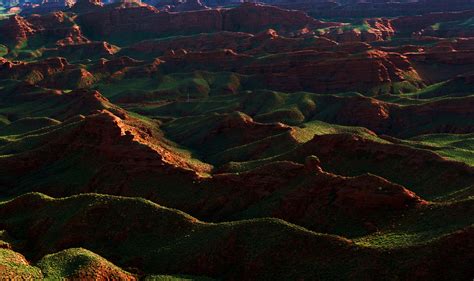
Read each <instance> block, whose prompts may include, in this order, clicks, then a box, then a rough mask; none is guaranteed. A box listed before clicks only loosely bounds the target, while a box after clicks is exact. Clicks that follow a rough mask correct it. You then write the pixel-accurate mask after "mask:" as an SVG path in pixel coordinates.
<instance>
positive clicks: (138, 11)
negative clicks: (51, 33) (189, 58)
mask: <svg viewBox="0 0 474 281" xmlns="http://www.w3.org/2000/svg"><path fill="white" fill-rule="evenodd" d="M98 19H100V20H98ZM78 20H79V22H80V23H81V25H83V26H84V27H87V28H88V29H90V30H93V32H94V33H95V34H96V35H101V36H109V35H111V34H113V33H120V34H122V35H127V34H129V33H133V32H143V33H147V34H152V35H154V36H164V35H168V34H173V35H178V34H196V33H202V32H205V33H212V32H217V31H248V32H259V31H262V30H265V29H268V28H274V29H276V30H278V31H279V32H280V31H281V32H285V33H291V32H295V31H298V30H300V29H303V28H306V27H308V28H319V27H327V26H334V25H338V24H336V23H325V22H321V21H318V20H315V19H313V18H311V17H309V16H307V15H306V14H304V13H302V12H297V11H289V10H282V9H279V8H276V7H271V6H260V5H254V4H245V5H242V6H241V7H238V8H235V9H229V10H225V9H221V10H202V11H192V12H186V13H168V12H158V10H156V9H154V8H152V7H149V6H142V7H131V8H116V7H115V6H112V7H104V8H103V9H99V10H97V11H94V12H90V13H86V14H82V15H80V16H79V18H78ZM170 23H171V24H170Z"/></svg>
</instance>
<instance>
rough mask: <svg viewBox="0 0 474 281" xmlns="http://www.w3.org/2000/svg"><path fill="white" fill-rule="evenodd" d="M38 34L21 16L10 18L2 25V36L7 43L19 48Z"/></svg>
mask: <svg viewBox="0 0 474 281" xmlns="http://www.w3.org/2000/svg"><path fill="white" fill-rule="evenodd" d="M35 33H36V28H35V27H34V26H33V25H32V24H31V23H29V22H28V21H27V20H25V19H24V18H22V17H21V16H18V15H15V16H13V17H10V18H9V19H8V20H7V21H6V23H4V24H2V25H0V34H2V37H3V38H5V39H6V41H3V39H2V42H5V43H10V44H12V45H13V46H18V45H21V44H22V43H24V42H25V41H26V40H27V39H28V38H29V37H30V36H32V35H33V34H35Z"/></svg>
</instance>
